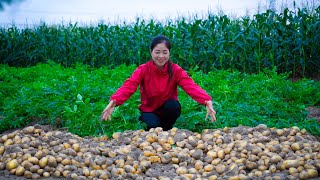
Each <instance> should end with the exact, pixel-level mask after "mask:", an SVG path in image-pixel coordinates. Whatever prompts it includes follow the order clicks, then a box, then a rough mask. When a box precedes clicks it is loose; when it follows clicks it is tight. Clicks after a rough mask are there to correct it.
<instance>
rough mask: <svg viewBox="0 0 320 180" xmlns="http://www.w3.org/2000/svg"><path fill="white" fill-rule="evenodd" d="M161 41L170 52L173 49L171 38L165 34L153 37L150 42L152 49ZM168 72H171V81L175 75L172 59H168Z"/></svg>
mask: <svg viewBox="0 0 320 180" xmlns="http://www.w3.org/2000/svg"><path fill="white" fill-rule="evenodd" d="M160 43H164V44H165V45H166V47H167V48H168V49H169V52H170V50H171V43H170V40H169V38H167V37H166V36H163V35H158V36H156V37H154V38H153V39H152V41H151V44H150V50H151V51H153V49H154V47H155V46H156V45H158V44H160ZM168 74H169V81H170V80H171V78H172V76H173V70H172V65H171V61H170V59H169V61H168Z"/></svg>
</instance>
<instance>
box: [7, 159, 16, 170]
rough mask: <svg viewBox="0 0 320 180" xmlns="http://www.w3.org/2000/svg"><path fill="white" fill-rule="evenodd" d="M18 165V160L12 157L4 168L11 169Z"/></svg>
mask: <svg viewBox="0 0 320 180" xmlns="http://www.w3.org/2000/svg"><path fill="white" fill-rule="evenodd" d="M18 165H19V163H18V161H17V160H16V159H13V160H11V161H9V162H8V163H7V164H6V169H7V170H8V171H10V170H12V169H15V168H17V167H18Z"/></svg>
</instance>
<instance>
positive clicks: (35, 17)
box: [0, 0, 288, 25]
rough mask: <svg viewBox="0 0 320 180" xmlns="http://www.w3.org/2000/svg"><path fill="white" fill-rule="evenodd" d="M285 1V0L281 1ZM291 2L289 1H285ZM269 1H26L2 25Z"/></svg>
mask: <svg viewBox="0 0 320 180" xmlns="http://www.w3.org/2000/svg"><path fill="white" fill-rule="evenodd" d="M281 1H282V2H283V1H284V0H281ZM285 1H288V0H285ZM266 2H267V0H260V1H259V0H161V1H154V0H24V1H22V2H20V3H14V4H11V5H5V6H4V10H3V11H0V25H10V24H16V25H36V24H39V23H40V22H46V23H47V24H61V23H69V22H72V23H75V22H78V23H79V24H97V23H101V22H104V23H119V22H123V21H127V22H134V21H135V20H136V18H137V17H140V18H143V19H146V20H148V19H154V20H159V21H161V20H164V21H165V20H167V19H173V20H174V19H176V18H177V17H181V16H184V17H194V16H195V14H197V16H199V17H201V16H203V17H205V16H206V14H207V13H208V12H211V13H218V12H219V11H222V12H224V13H225V14H228V15H233V16H243V15H245V14H246V13H251V14H252V13H255V12H257V9H258V6H259V5H260V7H266Z"/></svg>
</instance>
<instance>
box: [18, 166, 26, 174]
mask: <svg viewBox="0 0 320 180" xmlns="http://www.w3.org/2000/svg"><path fill="white" fill-rule="evenodd" d="M24 172H25V169H24V167H22V166H18V167H17V170H16V175H17V176H23V175H24Z"/></svg>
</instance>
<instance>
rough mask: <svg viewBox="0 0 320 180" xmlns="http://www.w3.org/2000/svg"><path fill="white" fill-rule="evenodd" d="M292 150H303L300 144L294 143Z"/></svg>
mask: <svg viewBox="0 0 320 180" xmlns="http://www.w3.org/2000/svg"><path fill="white" fill-rule="evenodd" d="M291 148H292V149H293V150H294V151H298V150H300V149H301V148H300V145H299V143H293V144H291Z"/></svg>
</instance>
